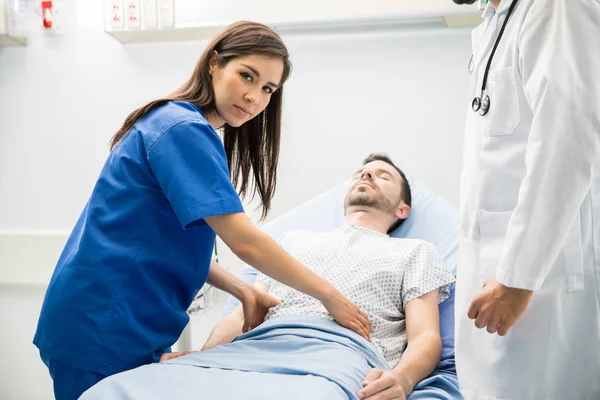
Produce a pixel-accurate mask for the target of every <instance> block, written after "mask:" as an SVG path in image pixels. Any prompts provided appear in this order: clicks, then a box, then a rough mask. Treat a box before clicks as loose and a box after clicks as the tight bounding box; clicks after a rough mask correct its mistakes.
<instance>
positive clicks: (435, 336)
mask: <svg viewBox="0 0 600 400" xmlns="http://www.w3.org/2000/svg"><path fill="white" fill-rule="evenodd" d="M438 293H439V290H434V291H433V292H429V293H427V294H424V295H423V296H421V297H418V298H416V299H414V300H411V301H409V302H408V303H407V304H406V307H405V312H406V333H407V346H406V350H405V351H404V353H402V358H400V362H399V363H398V365H397V366H396V367H395V368H394V369H393V370H392V371H384V370H381V369H374V370H371V371H370V372H369V374H368V375H367V377H366V378H365V381H363V386H365V387H364V388H363V389H362V390H361V391H360V392H359V397H360V394H361V393H362V394H364V397H360V398H364V399H369V396H373V395H375V394H379V395H382V396H381V399H391V398H394V399H395V398H399V399H404V398H405V397H406V396H408V395H409V394H410V393H411V392H412V390H413V389H414V387H415V386H416V384H417V383H419V382H420V381H422V380H423V379H425V378H426V377H428V376H429V375H430V374H431V372H433V370H434V369H435V367H436V366H437V364H438V363H439V362H440V357H441V356H442V339H441V336H440V322H439V318H440V317H439V310H438ZM367 381H368V383H366V382H367ZM379 398H380V397H377V399H379Z"/></svg>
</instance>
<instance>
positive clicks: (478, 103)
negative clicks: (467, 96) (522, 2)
mask: <svg viewBox="0 0 600 400" xmlns="http://www.w3.org/2000/svg"><path fill="white" fill-rule="evenodd" d="M517 1H518V0H515V1H513V3H512V4H511V5H510V8H509V9H508V14H507V15H506V19H505V20H504V23H503V24H502V29H500V33H499V34H498V38H497V39H496V42H495V43H494V48H493V49H492V54H490V58H489V59H488V62H487V65H486V67H485V73H484V74H483V83H482V84H481V95H480V96H477V97H475V98H474V99H473V102H472V103H471V108H473V111H475V112H478V113H479V115H481V116H484V115H486V114H487V113H488V111H489V110H490V106H491V103H490V96H488V95H487V94H486V93H485V89H486V85H487V78H488V73H489V72H490V66H491V65H492V60H493V59H494V54H495V53H496V49H497V48H498V44H499V43H500V39H502V34H503V33H504V28H506V24H507V23H508V20H509V18H510V15H511V14H512V12H513V10H514V9H515V6H516V5H517ZM472 60H473V57H472V56H471V61H470V62H469V65H470V64H471V62H472ZM470 69H471V68H470V67H469V70H470ZM484 94H485V96H484Z"/></svg>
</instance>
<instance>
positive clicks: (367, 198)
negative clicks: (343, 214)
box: [344, 187, 400, 214]
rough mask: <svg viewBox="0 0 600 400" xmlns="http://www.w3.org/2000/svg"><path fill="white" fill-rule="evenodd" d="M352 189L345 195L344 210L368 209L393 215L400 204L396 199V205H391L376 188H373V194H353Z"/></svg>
mask: <svg viewBox="0 0 600 400" xmlns="http://www.w3.org/2000/svg"><path fill="white" fill-rule="evenodd" d="M354 189H355V188H352V189H351V190H350V191H349V192H348V194H347V195H346V199H345V200H344V208H346V209H347V208H348V207H350V206H359V207H370V208H374V209H376V210H380V211H383V212H385V213H387V214H394V213H395V212H396V209H397V208H398V205H399V204H400V199H398V202H397V204H396V205H394V204H392V202H391V201H389V200H388V199H386V198H385V196H384V195H383V193H381V191H380V190H379V188H377V187H375V188H374V190H375V193H368V192H366V191H365V192H360V191H359V192H355V191H354Z"/></svg>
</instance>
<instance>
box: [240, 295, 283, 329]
mask: <svg viewBox="0 0 600 400" xmlns="http://www.w3.org/2000/svg"><path fill="white" fill-rule="evenodd" d="M241 302H242V309H243V311H244V326H243V327H242V332H244V333H246V332H248V331H251V330H252V329H254V328H256V327H257V326H258V325H260V324H262V323H263V322H264V320H265V315H267V313H268V312H269V309H270V308H271V307H275V306H276V305H279V304H281V301H279V300H277V299H276V298H275V297H273V296H271V295H270V294H268V293H266V292H263V291H262V290H258V289H255V288H253V287H250V288H249V290H246V291H245V293H244V295H243V296H242V299H241Z"/></svg>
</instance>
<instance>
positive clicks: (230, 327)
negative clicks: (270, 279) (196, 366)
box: [202, 282, 275, 350]
mask: <svg viewBox="0 0 600 400" xmlns="http://www.w3.org/2000/svg"><path fill="white" fill-rule="evenodd" d="M254 289H255V291H256V293H257V294H259V295H260V294H264V295H265V296H262V297H261V299H259V301H258V304H259V307H262V309H261V310H259V311H261V312H260V314H261V315H262V318H263V319H264V316H265V315H266V313H267V311H268V310H269V308H270V307H271V306H273V305H275V304H272V303H267V304H265V302H264V301H267V302H269V301H270V299H272V297H270V296H269V295H268V294H267V292H268V291H269V288H268V286H267V285H265V284H264V283H262V282H256V283H255V284H254ZM263 299H264V301H261V300H263ZM259 322H260V323H262V322H263V321H259ZM243 326H244V310H243V308H242V304H240V305H239V306H237V308H236V309H235V310H233V312H231V313H230V314H229V315H228V316H226V317H225V318H223V319H222V320H221V321H219V322H218V323H217V325H216V326H215V327H214V329H213V330H212V332H211V333H210V335H209V337H208V339H207V340H206V343H204V346H202V350H208V349H211V348H213V347H216V346H219V345H221V344H225V343H229V342H231V341H232V340H233V339H234V338H235V337H236V336H239V335H241V334H242V333H243ZM255 327H256V326H250V329H252V328H255Z"/></svg>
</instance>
